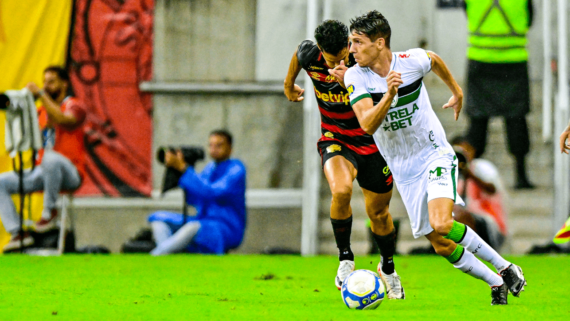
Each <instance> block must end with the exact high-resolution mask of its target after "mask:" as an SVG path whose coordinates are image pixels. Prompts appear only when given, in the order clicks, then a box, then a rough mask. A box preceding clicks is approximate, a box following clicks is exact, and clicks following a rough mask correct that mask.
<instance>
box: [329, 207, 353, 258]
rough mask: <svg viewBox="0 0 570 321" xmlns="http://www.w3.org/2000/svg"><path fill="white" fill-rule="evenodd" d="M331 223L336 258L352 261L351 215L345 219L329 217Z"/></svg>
mask: <svg viewBox="0 0 570 321" xmlns="http://www.w3.org/2000/svg"><path fill="white" fill-rule="evenodd" d="M331 223H332V227H333V232H334V238H335V240H336V246H337V247H338V260H339V261H344V260H350V261H354V254H353V253H352V250H351V249H350V233H351V231H352V216H351V217H349V218H347V219H346V220H335V219H332V218H331Z"/></svg>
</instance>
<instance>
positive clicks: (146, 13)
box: [69, 0, 154, 196]
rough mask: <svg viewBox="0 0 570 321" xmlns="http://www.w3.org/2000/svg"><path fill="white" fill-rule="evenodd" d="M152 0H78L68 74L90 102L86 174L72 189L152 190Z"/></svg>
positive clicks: (87, 191) (103, 191) (144, 193)
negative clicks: (145, 87) (143, 85)
mask: <svg viewBox="0 0 570 321" xmlns="http://www.w3.org/2000/svg"><path fill="white" fill-rule="evenodd" d="M153 9H154V0H126V1H125V0H76V1H75V10H74V17H75V19H74V24H73V38H72V39H73V40H72V43H71V51H70V53H71V55H70V61H69V62H70V66H71V69H70V71H71V78H72V86H73V90H74V92H75V95H76V96H77V97H79V98H80V99H81V100H82V101H83V102H84V103H85V104H86V106H88V111H89V112H88V117H87V123H86V126H85V143H86V149H87V154H88V155H87V159H88V160H87V166H86V175H85V179H84V183H83V185H82V187H81V188H80V189H79V191H78V192H77V194H78V195H108V196H149V195H150V192H151V190H152V181H151V179H152V175H151V155H152V151H151V144H152V97H151V95H150V94H147V93H142V92H140V90H139V84H140V82H142V81H148V80H150V79H151V78H152V25H153Z"/></svg>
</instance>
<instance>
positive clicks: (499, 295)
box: [491, 283, 509, 305]
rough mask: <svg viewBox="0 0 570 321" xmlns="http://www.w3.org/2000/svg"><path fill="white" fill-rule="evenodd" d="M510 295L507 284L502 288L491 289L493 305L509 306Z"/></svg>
mask: <svg viewBox="0 0 570 321" xmlns="http://www.w3.org/2000/svg"><path fill="white" fill-rule="evenodd" d="M508 294H509V288H508V287H507V284H506V283H503V285H501V286H492V287H491V298H492V300H491V305H507V304H508V303H507V295H508Z"/></svg>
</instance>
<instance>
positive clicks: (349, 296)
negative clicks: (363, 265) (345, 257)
mask: <svg viewBox="0 0 570 321" xmlns="http://www.w3.org/2000/svg"><path fill="white" fill-rule="evenodd" d="M340 293H341V295H342V300H343V301H344V304H346V306H347V307H348V308H349V309H358V310H372V309H376V308H377V307H378V306H379V305H380V303H382V300H383V299H384V297H385V296H386V288H385V287H384V283H382V280H380V278H379V277H378V274H376V273H374V272H372V271H368V270H356V271H354V272H352V273H350V274H349V275H348V276H347V277H346V279H344V281H343V282H342V288H341V290H340Z"/></svg>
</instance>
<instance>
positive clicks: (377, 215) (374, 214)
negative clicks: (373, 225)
mask: <svg viewBox="0 0 570 321" xmlns="http://www.w3.org/2000/svg"><path fill="white" fill-rule="evenodd" d="M367 212H368V216H369V217H370V219H371V220H373V221H381V222H384V221H386V220H387V219H388V217H390V210H389V209H388V206H384V207H382V208H378V206H375V207H373V208H372V207H369V208H367Z"/></svg>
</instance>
